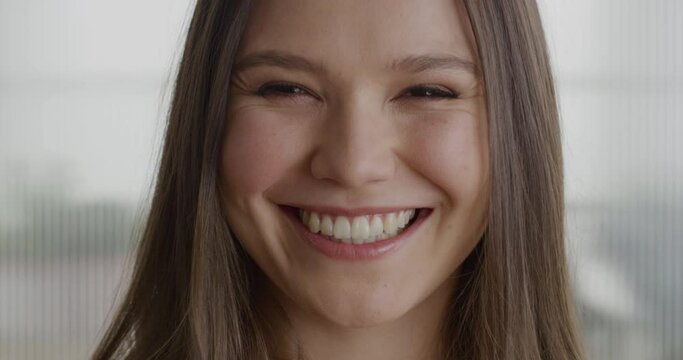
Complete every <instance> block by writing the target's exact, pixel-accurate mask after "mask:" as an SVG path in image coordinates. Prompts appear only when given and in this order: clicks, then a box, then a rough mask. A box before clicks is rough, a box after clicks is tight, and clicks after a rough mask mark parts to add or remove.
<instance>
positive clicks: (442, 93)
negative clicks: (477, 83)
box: [405, 86, 458, 100]
mask: <svg viewBox="0 0 683 360" xmlns="http://www.w3.org/2000/svg"><path fill="white" fill-rule="evenodd" d="M405 95H408V96H412V97H418V98H424V99H434V100H442V99H456V98H457V97H458V95H457V94H454V93H453V92H451V91H450V90H447V89H444V88H441V87H436V86H416V87H412V88H410V89H408V91H406V92H405Z"/></svg>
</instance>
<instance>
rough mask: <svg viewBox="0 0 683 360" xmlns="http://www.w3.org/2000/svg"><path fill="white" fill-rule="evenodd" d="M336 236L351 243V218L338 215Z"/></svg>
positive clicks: (335, 223) (335, 224) (335, 228)
mask: <svg viewBox="0 0 683 360" xmlns="http://www.w3.org/2000/svg"><path fill="white" fill-rule="evenodd" d="M334 237H336V238H337V239H341V240H342V241H343V242H348V243H349V244H350V243H351V224H350V223H349V219H347V218H346V217H344V216H337V220H336V221H335V222H334Z"/></svg>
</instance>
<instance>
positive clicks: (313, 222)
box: [304, 211, 320, 233]
mask: <svg viewBox="0 0 683 360" xmlns="http://www.w3.org/2000/svg"><path fill="white" fill-rule="evenodd" d="M306 215H308V211H304V219H308V222H306V220H304V224H306V225H308V230H310V232H312V233H317V232H318V231H320V217H319V216H318V214H316V213H312V214H310V216H306Z"/></svg>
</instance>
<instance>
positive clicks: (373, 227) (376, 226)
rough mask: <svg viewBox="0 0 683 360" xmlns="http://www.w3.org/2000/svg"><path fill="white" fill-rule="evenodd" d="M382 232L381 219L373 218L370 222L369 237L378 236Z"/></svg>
mask: <svg viewBox="0 0 683 360" xmlns="http://www.w3.org/2000/svg"><path fill="white" fill-rule="evenodd" d="M382 232H384V224H383V223H382V218H381V217H379V216H373V217H372V222H370V236H371V237H375V236H379V235H380V234H382Z"/></svg>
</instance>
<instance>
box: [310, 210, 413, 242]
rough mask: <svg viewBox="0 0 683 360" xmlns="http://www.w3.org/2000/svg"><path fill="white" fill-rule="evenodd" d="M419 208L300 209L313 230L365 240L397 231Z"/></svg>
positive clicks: (342, 239) (337, 237) (343, 239)
mask: <svg viewBox="0 0 683 360" xmlns="http://www.w3.org/2000/svg"><path fill="white" fill-rule="evenodd" d="M415 213H416V212H415V209H410V210H402V211H399V212H393V213H388V214H382V215H369V216H356V217H353V218H351V219H349V218H348V217H346V216H336V217H335V218H334V220H333V217H332V216H331V215H326V214H323V215H321V214H318V213H316V212H312V211H311V212H309V211H304V210H299V218H300V219H301V221H302V222H303V223H304V224H305V225H306V226H307V227H308V230H309V231H310V232H312V233H321V234H323V235H326V236H330V237H331V238H332V239H334V240H337V241H340V242H344V243H347V244H363V243H369V242H374V241H377V240H383V239H386V238H389V237H392V236H395V235H397V234H398V233H399V232H401V231H403V229H404V228H405V227H406V226H407V224H408V223H409V222H410V220H412V218H413V217H414V216H415Z"/></svg>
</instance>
